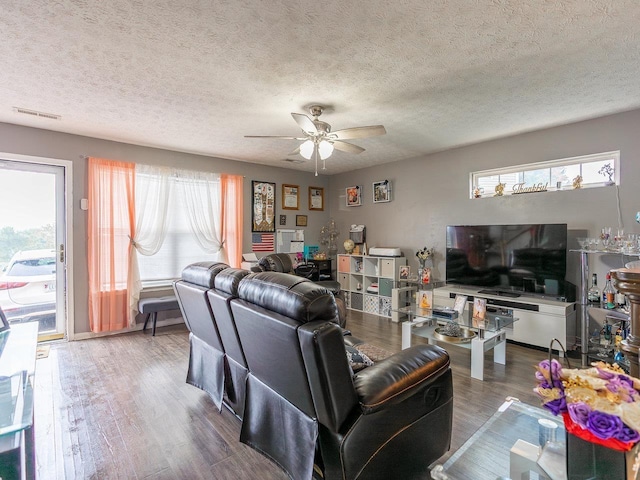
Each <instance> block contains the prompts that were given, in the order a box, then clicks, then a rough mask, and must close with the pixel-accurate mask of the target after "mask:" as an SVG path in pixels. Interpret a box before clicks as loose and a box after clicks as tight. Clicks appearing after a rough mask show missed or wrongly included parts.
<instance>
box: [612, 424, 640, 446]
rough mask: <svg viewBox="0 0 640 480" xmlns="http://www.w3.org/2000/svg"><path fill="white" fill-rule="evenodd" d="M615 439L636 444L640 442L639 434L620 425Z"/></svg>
mask: <svg viewBox="0 0 640 480" xmlns="http://www.w3.org/2000/svg"><path fill="white" fill-rule="evenodd" d="M616 438H617V439H618V440H620V441H622V442H632V443H636V442H637V441H638V440H640V433H638V432H636V431H635V430H634V429H633V428H631V427H629V426H627V425H625V424H622V428H621V429H620V431H619V432H618V435H616Z"/></svg>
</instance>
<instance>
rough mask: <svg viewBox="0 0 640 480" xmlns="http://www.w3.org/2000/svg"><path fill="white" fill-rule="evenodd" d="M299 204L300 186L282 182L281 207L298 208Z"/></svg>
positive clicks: (284, 208) (286, 208)
mask: <svg viewBox="0 0 640 480" xmlns="http://www.w3.org/2000/svg"><path fill="white" fill-rule="evenodd" d="M299 205H300V187H299V186H298V185H287V184H286V183H285V184H282V209H283V210H298V207H299Z"/></svg>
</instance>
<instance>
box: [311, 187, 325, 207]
mask: <svg viewBox="0 0 640 480" xmlns="http://www.w3.org/2000/svg"><path fill="white" fill-rule="evenodd" d="M309 210H324V188H322V187H309Z"/></svg>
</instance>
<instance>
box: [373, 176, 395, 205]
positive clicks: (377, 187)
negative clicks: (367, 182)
mask: <svg viewBox="0 0 640 480" xmlns="http://www.w3.org/2000/svg"><path fill="white" fill-rule="evenodd" d="M390 201H391V182H390V181H389V180H382V181H380V182H373V203H384V202H390Z"/></svg>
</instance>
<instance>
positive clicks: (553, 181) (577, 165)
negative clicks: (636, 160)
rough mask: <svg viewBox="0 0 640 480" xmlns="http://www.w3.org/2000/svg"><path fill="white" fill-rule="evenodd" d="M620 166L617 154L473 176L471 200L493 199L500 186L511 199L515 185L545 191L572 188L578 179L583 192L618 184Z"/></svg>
mask: <svg viewBox="0 0 640 480" xmlns="http://www.w3.org/2000/svg"><path fill="white" fill-rule="evenodd" d="M619 166H620V152H619V151H616V152H605V153H597V154H593V155H584V156H581V157H572V158H564V159H561V160H552V161H549V162H539V163H530V164H527V165H519V166H515V167H508V168H500V169H494V170H484V171H481V172H473V173H472V174H471V198H474V197H476V198H478V197H492V196H493V194H494V192H495V188H496V186H497V185H498V184H500V183H502V184H504V185H505V187H504V194H505V195H512V194H513V191H514V186H516V185H518V186H521V187H522V188H535V187H538V186H539V187H540V188H541V189H544V190H562V189H566V188H573V182H574V180H575V179H576V177H578V176H581V177H582V187H586V188H591V187H603V186H605V185H610V184H611V183H615V184H619V181H620V176H619V173H618V172H619ZM474 191H475V195H474Z"/></svg>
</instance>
